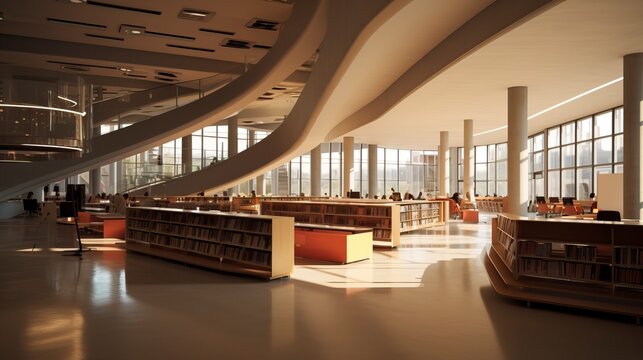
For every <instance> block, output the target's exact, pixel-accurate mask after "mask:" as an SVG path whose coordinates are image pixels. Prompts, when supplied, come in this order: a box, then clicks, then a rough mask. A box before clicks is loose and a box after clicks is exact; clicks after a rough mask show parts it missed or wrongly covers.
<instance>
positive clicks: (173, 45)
mask: <svg viewBox="0 0 643 360" xmlns="http://www.w3.org/2000/svg"><path fill="white" fill-rule="evenodd" d="M166 46H168V47H171V48H177V49H186V50H195V51H204V52H214V49H208V48H199V47H193V46H183V45H176V44H166Z"/></svg>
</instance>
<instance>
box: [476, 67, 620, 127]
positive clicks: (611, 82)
mask: <svg viewBox="0 0 643 360" xmlns="http://www.w3.org/2000/svg"><path fill="white" fill-rule="evenodd" d="M620 81H623V77H622V76H621V77H619V78H617V79H614V80H611V81H608V82H606V83H605V84H602V85H599V86H597V87H595V88H592V89H589V90H587V91H585V92H583V93H580V94H578V95H576V96H574V97H571V98H569V99H567V100H565V101H561V102H559V103H558V104H556V105H553V106H550V107H548V108H547V109H545V110H543V111H540V112H537V113H535V114H533V115H531V116H529V117H528V118H527V120H531V119H534V118H536V117H538V116H540V115H542V114H544V113H547V112H549V111H552V110H554V109H557V108H559V107H561V106H563V105H565V104H569V103H570V102H572V101H575V100H578V99H580V98H582V97H583V96H587V95H589V94H591V93H594V92H596V91H598V90H601V89H603V88H606V87H608V86H610V85H614V84H616V83H618V82H620ZM506 128H507V125H505V126H501V127H499V128H495V129H491V130H487V131H483V132H479V133H477V134H473V136H478V135H483V134H488V133H490V132H494V131H498V130H502V129H506Z"/></svg>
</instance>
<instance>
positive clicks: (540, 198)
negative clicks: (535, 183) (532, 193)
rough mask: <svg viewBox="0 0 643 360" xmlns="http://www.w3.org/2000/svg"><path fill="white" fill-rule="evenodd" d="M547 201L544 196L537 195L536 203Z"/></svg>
mask: <svg viewBox="0 0 643 360" xmlns="http://www.w3.org/2000/svg"><path fill="white" fill-rule="evenodd" d="M545 202H546V201H545V197H544V196H536V204H544V203H545Z"/></svg>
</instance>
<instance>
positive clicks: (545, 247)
mask: <svg viewBox="0 0 643 360" xmlns="http://www.w3.org/2000/svg"><path fill="white" fill-rule="evenodd" d="M503 235H504V234H503ZM518 254H520V255H526V256H542V257H550V256H551V243H550V242H545V243H541V242H536V241H521V242H520V244H519V245H518Z"/></svg>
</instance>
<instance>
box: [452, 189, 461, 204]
mask: <svg viewBox="0 0 643 360" xmlns="http://www.w3.org/2000/svg"><path fill="white" fill-rule="evenodd" d="M451 199H452V200H453V201H455V203H456V205H458V206H460V205H462V197H461V196H460V193H459V192H454V193H453V195H452V196H451Z"/></svg>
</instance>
